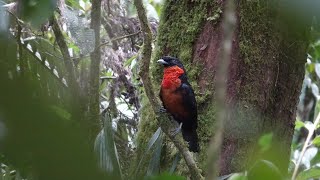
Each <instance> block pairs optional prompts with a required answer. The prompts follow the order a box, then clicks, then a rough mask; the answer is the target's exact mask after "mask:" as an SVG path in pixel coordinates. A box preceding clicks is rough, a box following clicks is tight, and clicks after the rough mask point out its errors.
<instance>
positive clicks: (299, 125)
mask: <svg viewBox="0 0 320 180" xmlns="http://www.w3.org/2000/svg"><path fill="white" fill-rule="evenodd" d="M302 127H304V123H303V122H302V121H301V120H300V119H297V120H296V122H295V127H294V129H295V130H299V129H300V128H302Z"/></svg>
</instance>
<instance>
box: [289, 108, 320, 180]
mask: <svg viewBox="0 0 320 180" xmlns="http://www.w3.org/2000/svg"><path fill="white" fill-rule="evenodd" d="M319 122H320V113H319V114H318V116H317V118H316V120H315V121H314V123H313V125H312V126H311V128H310V129H309V133H308V136H307V139H306V141H305V142H304V145H303V148H302V150H301V152H300V156H299V159H298V162H297V164H296V166H295V167H294V171H293V174H292V178H291V180H295V179H296V177H297V175H298V170H299V166H300V164H301V161H302V158H303V156H304V154H305V152H306V150H307V147H308V144H309V142H310V140H311V138H312V136H313V133H314V131H315V130H316V129H317V126H318V124H319Z"/></svg>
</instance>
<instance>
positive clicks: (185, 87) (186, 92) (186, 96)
mask: <svg viewBox="0 0 320 180" xmlns="http://www.w3.org/2000/svg"><path fill="white" fill-rule="evenodd" d="M179 91H180V92H181V93H182V101H183V105H184V107H185V108H186V109H187V111H188V112H189V113H190V114H189V115H190V120H191V121H192V124H193V125H195V126H197V103H196V98H195V95H194V92H193V89H192V87H191V85H190V84H189V83H188V82H183V83H182V84H181V86H180V88H179Z"/></svg>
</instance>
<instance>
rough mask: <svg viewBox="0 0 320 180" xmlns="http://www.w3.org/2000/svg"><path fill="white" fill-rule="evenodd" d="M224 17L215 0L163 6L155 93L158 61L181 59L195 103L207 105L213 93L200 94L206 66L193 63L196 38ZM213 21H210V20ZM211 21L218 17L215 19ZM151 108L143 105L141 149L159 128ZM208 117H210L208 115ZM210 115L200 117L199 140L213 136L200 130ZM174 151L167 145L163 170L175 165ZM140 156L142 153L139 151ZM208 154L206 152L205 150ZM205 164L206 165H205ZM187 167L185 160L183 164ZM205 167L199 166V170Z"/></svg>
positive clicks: (154, 68) (157, 76) (158, 71)
mask: <svg viewBox="0 0 320 180" xmlns="http://www.w3.org/2000/svg"><path fill="white" fill-rule="evenodd" d="M220 14H221V7H220V6H218V5H217V4H216V2H215V1H212V0H198V1H179V2H177V1H175V0H168V1H166V2H165V4H164V6H163V11H162V15H161V20H160V25H159V28H158V37H157V41H156V49H155V53H154V56H153V61H152V62H151V73H152V77H153V83H154V85H155V87H156V90H155V91H156V92H157V91H159V88H160V82H161V79H162V70H163V69H162V67H161V66H159V65H158V64H156V63H155V62H156V60H157V59H159V58H161V57H162V56H165V55H170V56H175V57H178V58H179V59H180V60H181V61H182V63H183V64H184V65H185V68H186V71H187V75H188V77H189V81H190V83H191V85H192V87H193V88H194V90H195V93H196V99H197V102H198V104H205V103H206V100H208V97H209V96H210V94H212V91H211V90H209V89H208V90H206V92H205V93H202V94H200V90H199V87H198V82H197V79H198V76H199V75H200V72H201V70H202V69H203V65H201V64H199V63H193V62H198V61H195V60H193V48H194V43H195V41H196V39H197V36H198V35H199V33H200V32H201V31H202V29H203V25H204V23H205V22H206V21H207V20H208V21H211V22H212V23H215V22H216V21H217V20H218V19H219V17H220ZM210 17H211V18H210ZM212 17H215V19H213V18H212ZM151 112H152V111H151V110H150V107H149V106H148V103H146V104H144V107H143V109H142V111H141V113H142V114H141V115H142V116H141V117H142V118H141V120H140V125H139V133H138V138H137V142H138V149H139V148H140V147H145V145H146V143H147V142H148V140H149V139H150V137H151V135H152V134H151V133H150V131H152V130H153V131H152V132H154V131H155V130H156V128H157V127H158V124H157V122H156V121H155V119H154V115H153V113H151ZM206 114H209V113H207V112H206ZM209 116H211V115H204V116H201V115H199V137H200V139H202V137H205V139H207V141H208V139H209V137H210V136H211V133H210V135H207V134H208V132H212V130H211V129H210V127H207V128H205V129H202V128H200V127H205V126H206V125H205V124H204V123H206V122H204V123H201V120H200V119H203V118H204V119H206V120H204V121H207V120H208V121H209V120H212V116H211V117H210V118H209ZM200 145H201V146H203V147H206V145H204V144H201V143H200ZM172 147H174V146H173V145H172V144H171V143H170V142H168V141H167V142H166V157H165V159H163V162H165V163H162V164H163V165H164V164H165V166H162V169H164V170H168V169H169V168H170V166H171V164H172V162H171V163H170V162H169V161H170V160H172V159H173V158H174V155H175V154H174V153H172ZM138 151H139V152H140V153H138V154H140V155H139V156H141V153H143V150H141V149H140V150H138ZM203 151H205V148H203ZM202 162H203V161H202ZM181 163H182V164H184V162H183V160H182V161H181ZM201 166H202V165H201V164H200V168H202V167H201ZM178 171H179V172H180V174H187V168H186V167H184V166H179V170H178Z"/></svg>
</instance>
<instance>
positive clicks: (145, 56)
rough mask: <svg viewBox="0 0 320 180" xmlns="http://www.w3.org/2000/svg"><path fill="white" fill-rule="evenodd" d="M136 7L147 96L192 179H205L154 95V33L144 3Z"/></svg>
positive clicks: (142, 74) (141, 68)
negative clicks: (152, 74) (161, 111)
mask: <svg viewBox="0 0 320 180" xmlns="http://www.w3.org/2000/svg"><path fill="white" fill-rule="evenodd" d="M134 5H135V6H136V8H137V12H138V17H139V21H140V26H141V30H142V33H143V39H144V45H143V51H142V59H141V60H140V72H139V75H140V77H141V80H142V82H143V86H144V89H145V92H146V95H147V97H148V99H149V101H150V104H151V107H152V109H153V111H154V113H155V115H156V118H157V120H158V121H159V124H160V127H161V129H162V130H163V132H164V133H165V134H166V135H167V136H169V138H170V139H171V141H172V142H173V143H174V145H175V146H176V147H177V149H178V150H179V152H180V153H181V154H182V156H183V158H184V160H185V161H186V164H187V166H188V168H189V171H190V174H191V177H192V179H203V177H202V176H201V173H200V170H199V168H198V167H197V165H196V163H195V161H194V159H193V157H192V155H191V153H190V152H189V150H188V147H187V145H186V143H185V141H184V140H183V139H182V136H181V134H180V133H179V134H178V135H177V136H173V135H172V134H171V133H170V129H171V128H172V127H175V125H173V122H172V121H170V120H169V118H168V116H167V115H166V114H165V113H160V112H159V109H160V107H161V106H160V103H159V102H158V101H157V97H156V95H155V94H154V91H153V87H152V83H151V78H150V76H149V65H150V59H151V52H152V44H151V43H152V33H151V30H150V27H149V24H148V19H147V16H146V12H145V9H144V7H143V3H142V1H141V0H134Z"/></svg>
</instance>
